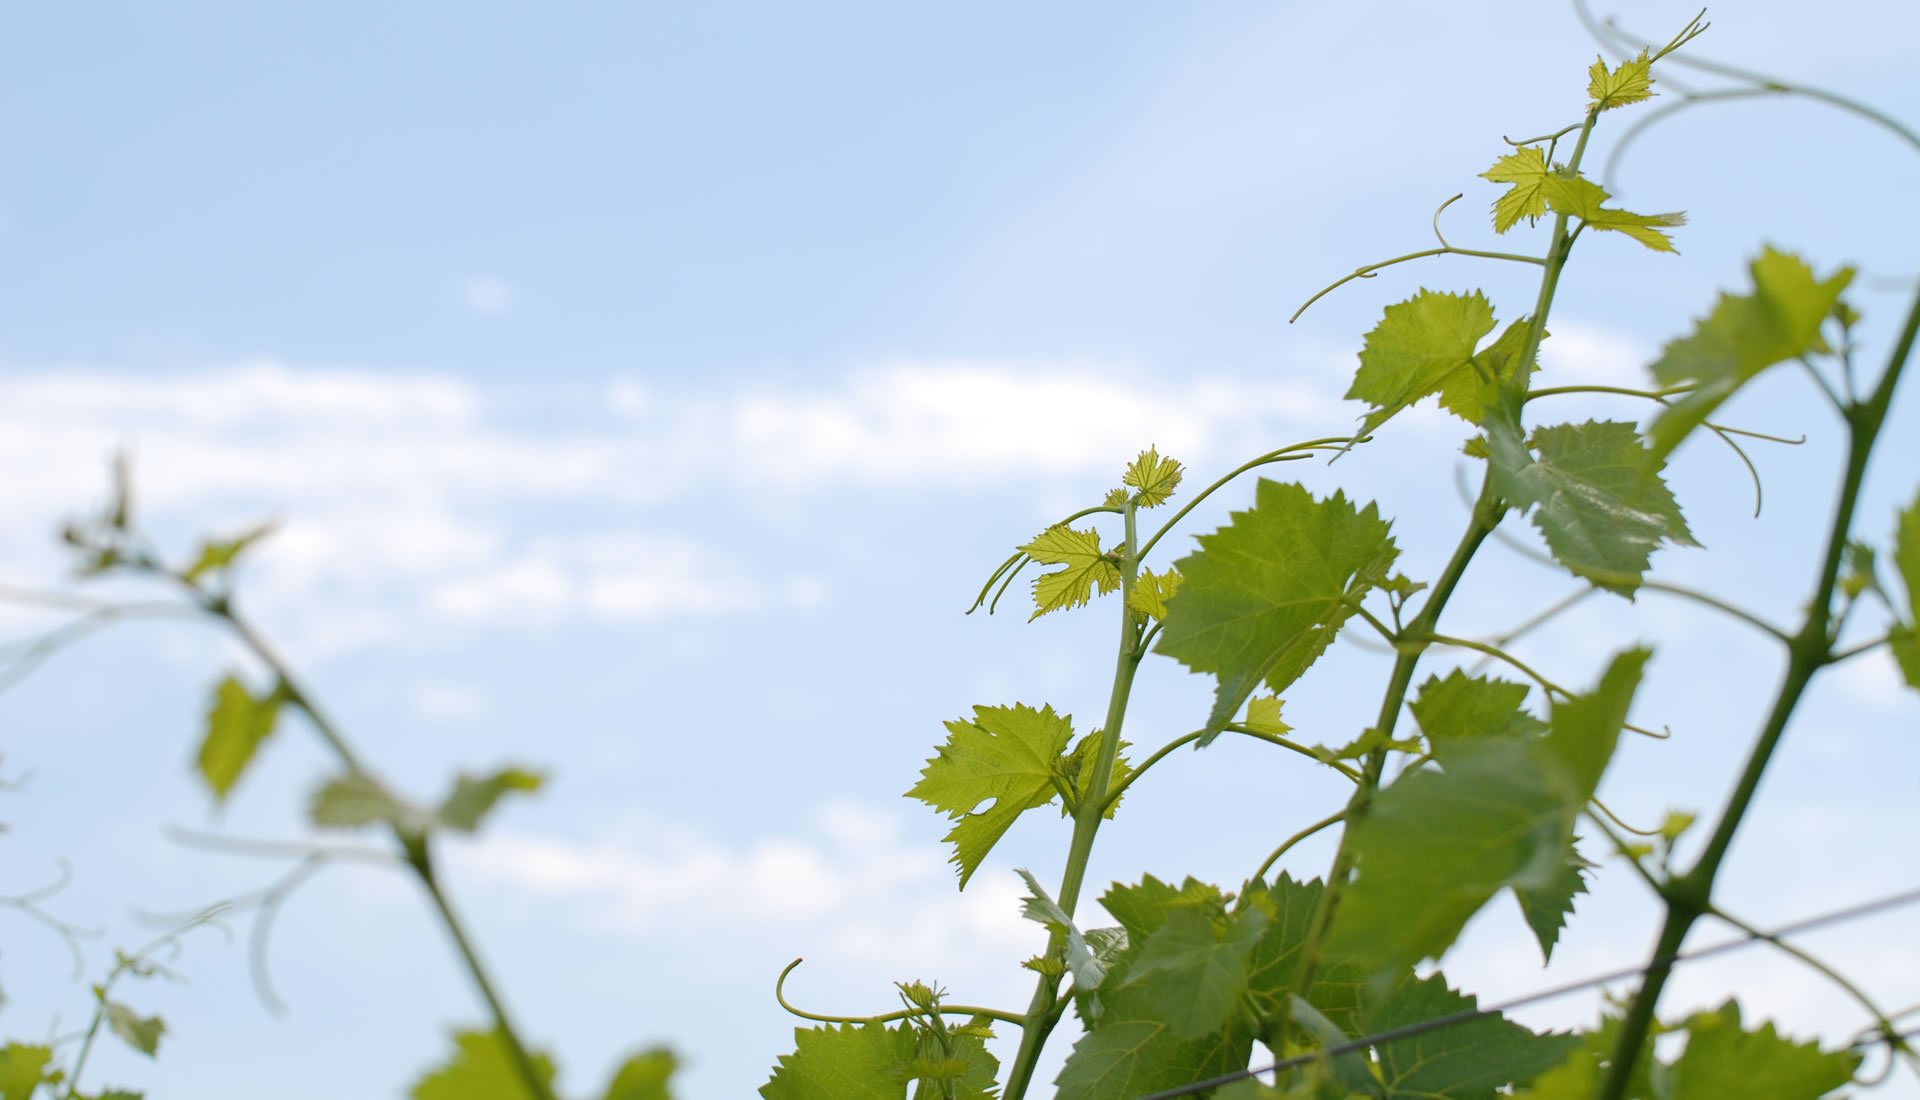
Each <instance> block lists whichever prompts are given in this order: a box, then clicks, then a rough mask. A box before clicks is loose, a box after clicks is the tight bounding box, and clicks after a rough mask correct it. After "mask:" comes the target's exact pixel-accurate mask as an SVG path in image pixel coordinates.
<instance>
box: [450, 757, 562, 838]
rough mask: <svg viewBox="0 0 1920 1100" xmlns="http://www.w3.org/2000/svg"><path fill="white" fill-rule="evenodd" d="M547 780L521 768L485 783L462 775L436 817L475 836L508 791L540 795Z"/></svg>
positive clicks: (498, 774)
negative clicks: (543, 783)
mask: <svg viewBox="0 0 1920 1100" xmlns="http://www.w3.org/2000/svg"><path fill="white" fill-rule="evenodd" d="M545 779H546V777H545V776H543V775H541V774H539V773H538V772H530V771H525V770H523V769H521V768H502V769H500V770H499V771H497V772H494V773H493V774H492V775H489V776H486V777H485V778H482V779H474V778H472V777H471V776H468V775H466V774H465V773H462V774H461V775H460V777H459V778H458V779H456V780H454V784H453V793H452V794H449V795H448V796H447V798H446V801H444V802H442V803H440V809H439V810H438V811H436V813H435V816H437V817H438V818H439V819H440V823H441V824H443V825H445V826H447V827H448V828H451V829H459V830H460V831H461V832H466V833H470V832H473V831H474V830H475V829H477V828H479V826H480V821H481V819H482V818H484V817H486V815H487V813H488V811H490V810H492V809H493V806H494V803H496V802H498V801H500V798H501V796H503V795H505V794H506V793H507V792H508V791H529V792H531V791H537V790H539V789H540V784H541V783H542V782H544V781H545Z"/></svg>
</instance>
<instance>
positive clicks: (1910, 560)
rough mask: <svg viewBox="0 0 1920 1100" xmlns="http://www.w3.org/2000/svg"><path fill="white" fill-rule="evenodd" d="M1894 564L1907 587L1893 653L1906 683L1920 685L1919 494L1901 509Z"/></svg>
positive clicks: (1901, 580) (1896, 534) (1894, 547)
mask: <svg viewBox="0 0 1920 1100" xmlns="http://www.w3.org/2000/svg"><path fill="white" fill-rule="evenodd" d="M1893 565H1894V568H1896V569H1898V570H1899V571H1900V582H1901V583H1902V584H1903V585H1905V586H1906V589H1907V621H1906V627H1907V633H1906V634H1905V635H1904V636H1901V637H1896V638H1894V639H1893V657H1894V660H1896V661H1898V662H1899V664H1900V671H1901V672H1903V673H1905V674H1906V677H1907V684H1908V686H1910V687H1916V688H1920V494H1916V495H1915V496H1914V498H1913V503H1912V504H1909V505H1907V508H1906V511H1904V512H1901V513H1900V523H1899V525H1898V526H1897V527H1896V528H1895V529H1894V533H1893Z"/></svg>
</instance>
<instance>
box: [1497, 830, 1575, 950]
mask: <svg viewBox="0 0 1920 1100" xmlns="http://www.w3.org/2000/svg"><path fill="white" fill-rule="evenodd" d="M1578 839H1579V838H1578V837H1570V838H1568V840H1567V848H1566V851H1564V852H1563V853H1561V857H1560V869H1559V870H1557V871H1555V872H1554V874H1553V877H1552V878H1551V879H1549V880H1548V881H1547V882H1546V884H1545V885H1542V886H1515V887H1514V888H1513V896H1514V899H1515V900H1517V901H1518V902H1519V903H1520V916H1521V917H1523V918H1524V919H1525V920H1526V922H1527V927H1528V928H1530V929H1532V930H1533V938H1534V939H1536V940H1538V941H1540V957H1541V960H1542V961H1543V962H1551V961H1552V960H1553V945H1554V944H1556V943H1558V942H1560V930H1561V929H1562V928H1564V927H1566V924H1567V915H1568V914H1569V913H1572V912H1573V899H1574V898H1576V897H1578V896H1579V895H1581V894H1584V893H1586V892H1587V877H1586V872H1587V869H1588V868H1590V867H1592V866H1593V864H1592V863H1590V862H1588V861H1587V859H1586V858H1585V857H1584V856H1582V855H1581V854H1580V849H1579V848H1578V847H1576V846H1575V843H1574V842H1575V841H1577V840H1578Z"/></svg>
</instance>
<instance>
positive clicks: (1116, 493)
mask: <svg viewBox="0 0 1920 1100" xmlns="http://www.w3.org/2000/svg"><path fill="white" fill-rule="evenodd" d="M1132 495H1133V494H1132V493H1129V492H1127V491H1126V490H1125V489H1108V490H1107V498H1106V499H1105V500H1103V501H1101V503H1102V504H1104V505H1106V506H1107V507H1108V508H1124V507H1126V506H1127V498H1128V497H1130V496H1132Z"/></svg>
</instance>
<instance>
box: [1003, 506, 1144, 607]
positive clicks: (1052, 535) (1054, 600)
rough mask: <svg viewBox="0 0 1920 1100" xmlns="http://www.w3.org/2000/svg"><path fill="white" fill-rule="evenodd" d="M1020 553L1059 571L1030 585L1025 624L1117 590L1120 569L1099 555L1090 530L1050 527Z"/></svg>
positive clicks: (1095, 537)
mask: <svg viewBox="0 0 1920 1100" xmlns="http://www.w3.org/2000/svg"><path fill="white" fill-rule="evenodd" d="M1019 549H1021V550H1023V551H1025V552H1026V554H1027V556H1028V557H1030V558H1032V559H1033V560H1034V561H1036V562H1039V563H1040V564H1041V565H1058V566H1062V568H1060V569H1057V570H1055V571H1053V572H1051V573H1043V574H1041V575H1040V576H1039V577H1037V578H1035V580H1034V582H1033V606H1034V612H1033V614H1032V615H1031V616H1029V617H1028V619H1027V621H1028V622H1032V621H1033V620H1034V619H1037V618H1039V617H1040V616H1042V615H1045V614H1046V613H1047V612H1049V611H1059V610H1061V609H1063V608H1074V607H1079V606H1080V605H1082V604H1084V603H1086V602H1087V601H1089V600H1091V599H1092V598H1093V590H1094V589H1098V590H1099V592H1100V594H1101V595H1103V596H1104V595H1106V594H1107V593H1109V592H1111V591H1113V590H1114V589H1116V588H1118V587H1120V567H1119V566H1117V565H1115V564H1114V563H1113V562H1112V560H1111V559H1109V558H1107V557H1106V556H1105V555H1103V554H1102V553H1101V552H1100V534H1099V532H1097V531H1094V530H1093V529H1092V528H1088V529H1087V530H1085V531H1075V530H1074V529H1073V528H1071V527H1065V526H1061V527H1049V528H1047V529H1046V530H1045V531H1042V532H1040V533H1039V534H1038V535H1035V536H1034V538H1033V541H1032V542H1030V543H1027V544H1026V545H1025V546H1022V547H1020V548H1019Z"/></svg>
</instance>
